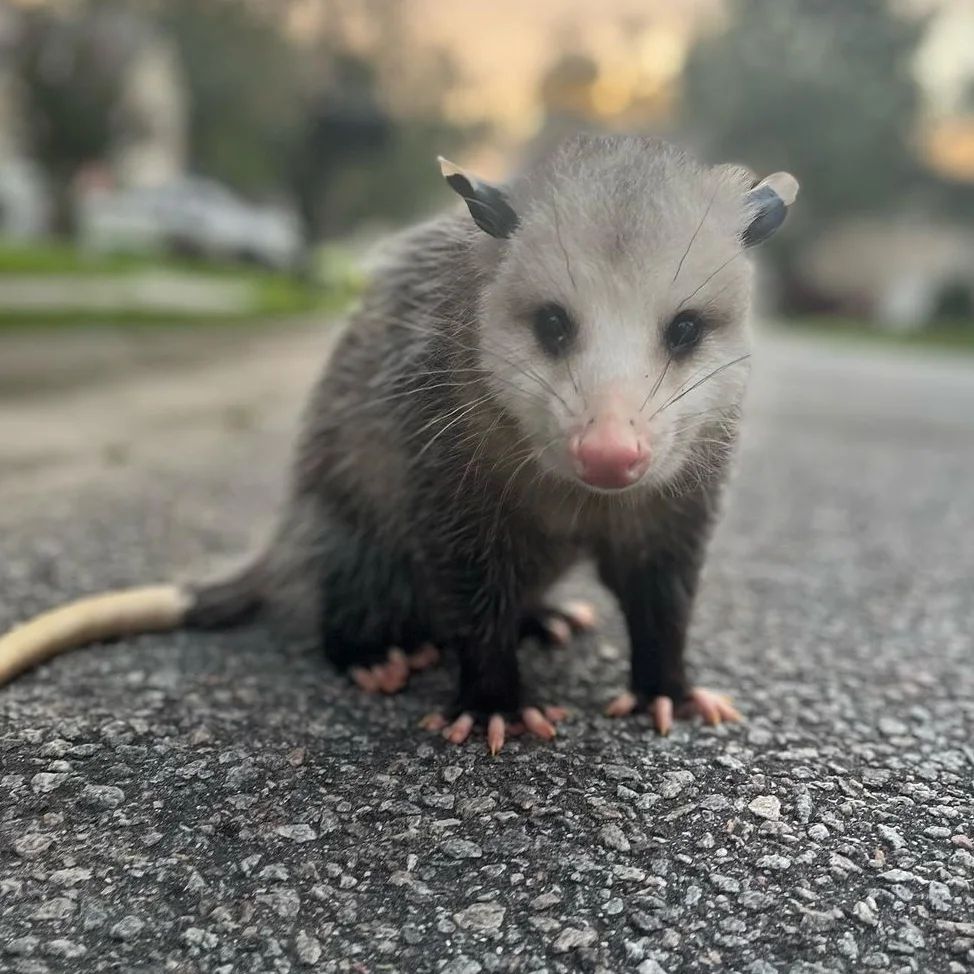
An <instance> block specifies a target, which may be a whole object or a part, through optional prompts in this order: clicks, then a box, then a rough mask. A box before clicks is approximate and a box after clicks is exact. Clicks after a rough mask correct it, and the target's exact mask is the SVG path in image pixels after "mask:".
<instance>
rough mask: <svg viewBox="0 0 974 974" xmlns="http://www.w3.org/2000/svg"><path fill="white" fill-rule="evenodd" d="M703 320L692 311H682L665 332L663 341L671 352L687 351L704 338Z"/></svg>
mask: <svg viewBox="0 0 974 974" xmlns="http://www.w3.org/2000/svg"><path fill="white" fill-rule="evenodd" d="M703 331H704V328H703V320H702V319H701V318H700V316H699V315H697V314H695V313H694V312H692V311H681V312H680V314H678V315H677V316H676V317H675V318H674V319H673V320H672V321H671V322H670V323H669V324H668V325H667V326H666V330H665V331H664V332H663V341H664V342H665V343H666V347H667V348H668V349H669V350H670V351H671V352H674V353H676V352H687V351H689V350H690V349H691V348H693V347H694V346H695V345H697V344H698V343H699V342H700V339H701V338H703Z"/></svg>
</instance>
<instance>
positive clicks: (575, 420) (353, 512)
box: [0, 135, 798, 753]
mask: <svg viewBox="0 0 974 974" xmlns="http://www.w3.org/2000/svg"><path fill="white" fill-rule="evenodd" d="M440 164H441V169H442V172H443V175H444V177H445V179H446V182H447V183H448V184H449V186H450V187H451V188H452V189H453V190H454V191H455V192H456V193H457V194H459V196H460V197H462V200H463V202H464V203H465V204H466V208H465V209H464V207H462V206H459V205H458V207H457V210H456V211H455V212H452V213H449V214H447V215H444V216H441V217H439V218H436V219H433V220H431V221H429V222H426V223H423V224H421V225H419V226H417V227H415V228H414V229H411V230H408V231H406V232H404V233H403V234H402V235H401V236H400V237H399V239H398V240H397V241H396V243H395V244H394V246H393V247H392V248H391V251H390V253H389V254H388V255H387V257H386V259H385V261H384V262H383V263H382V264H381V265H380V266H379V267H378V269H377V270H376V272H375V275H374V280H373V282H372V284H371V285H370V286H369V288H368V289H367V290H366V292H365V295H364V297H363V298H362V300H361V302H360V305H359V307H358V309H357V310H356V311H355V312H353V313H352V314H351V316H350V319H349V321H348V322H347V325H346V327H345V330H344V333H343V335H342V337H341V338H340V340H339V342H338V344H337V347H336V348H335V350H334V352H333V354H332V356H331V357H330V360H329V362H328V364H327V366H326V369H325V371H324V374H323V376H322V378H321V380H320V382H319V383H318V385H317V387H316V388H315V390H314V392H313V394H312V396H311V400H310V403H309V406H308V409H307V413H306V416H305V419H304V424H303V431H302V433H301V435H300V438H299V441H298V446H297V451H296V460H295V463H294V468H293V473H292V477H291V481H290V488H289V493H288V496H287V501H286V503H285V505H284V507H283V513H282V516H281V518H280V521H279V527H278V529H277V531H276V533H275V534H274V536H273V538H272V541H271V543H270V544H269V546H268V547H267V548H266V549H265V550H264V551H263V553H262V554H261V555H260V556H259V557H257V558H256V559H255V560H254V561H253V562H252V563H250V564H249V565H248V566H247V567H246V568H245V569H244V570H243V571H241V572H240V573H239V574H237V575H236V576H234V577H232V578H230V579H228V580H224V581H222V582H219V583H216V584H209V585H207V584H202V585H186V586H178V585H172V586H159V587H152V588H144V589H134V590H130V591H123V592H118V593H111V594H108V595H103V596H98V597H94V598H89V599H82V600H80V601H78V602H75V603H72V604H70V605H67V606H65V607H63V608H60V609H57V610H54V611H53V612H50V613H47V614H45V615H42V616H40V617H39V618H37V619H35V620H34V621H33V622H30V623H27V624H26V625H24V626H22V627H21V628H19V629H15V630H14V631H12V632H11V633H9V634H8V635H7V636H5V637H4V638H3V639H0V683H2V682H4V681H6V680H9V679H11V678H12V677H14V676H15V675H16V674H18V673H20V672H21V671H23V670H25V669H26V668H28V667H30V666H33V665H35V664H37V663H39V662H40V661H42V660H44V659H46V658H48V657H51V656H54V655H55V654H57V653H60V652H62V651H65V650H67V649H70V648H72V647H76V646H80V645H82V644H85V643H90V642H94V641H98V640H104V639H107V638H111V637H117V636H120V635H123V634H128V633H135V632H144V631H149V630H166V629H173V628H177V627H182V626H185V627H205V628H220V627H225V626H230V625H234V624H239V623H242V622H245V621H246V620H248V619H250V618H252V617H253V616H255V615H257V614H258V613H265V614H268V615H270V616H276V617H277V618H290V619H296V618H304V619H310V620H313V624H314V625H315V626H316V627H317V631H318V632H319V633H320V639H321V643H322V645H323V647H324V651H325V653H326V654H327V656H328V658H329V659H330V660H331V661H332V662H333V663H334V664H336V666H338V667H339V668H340V669H342V670H345V671H347V672H348V673H349V674H350V675H351V676H352V678H353V679H354V680H355V682H356V683H358V685H359V686H361V687H362V688H363V689H365V690H370V691H384V692H394V691H397V690H399V689H401V688H402V687H403V686H404V684H405V683H406V682H407V679H408V676H409V673H410V671H411V670H412V669H414V668H420V667H422V666H425V665H429V664H431V663H432V662H435V660H436V659H437V657H438V654H439V651H440V650H449V651H453V652H456V653H457V654H458V656H459V685H458V691H457V696H456V699H455V700H454V701H453V703H452V705H451V706H449V707H448V708H446V709H445V710H444V711H443V712H442V713H437V714H433V715H431V716H430V717H429V718H428V719H427V720H426V722H425V724H426V726H427V727H428V728H431V729H437V730H440V731H442V733H443V735H444V736H445V737H446V738H447V739H448V740H450V741H452V742H454V743H457V744H459V743H462V742H463V741H465V740H466V739H467V738H468V737H470V735H471V733H472V731H473V729H474V728H475V727H478V728H481V729H483V730H485V731H486V737H487V742H488V745H489V748H490V750H491V751H492V752H495V753H496V751H498V750H499V749H500V748H501V746H502V745H503V743H504V741H505V737H506V736H507V735H508V734H509V733H512V732H515V731H518V730H525V729H526V730H527V731H529V732H531V733H533V734H535V735H537V736H539V737H542V738H551V737H553V736H554V734H555V723H556V722H557V721H558V720H560V719H561V718H562V717H563V716H564V711H563V710H562V709H561V708H559V707H556V706H550V705H549V704H550V701H547V700H545V699H544V697H543V696H541V695H539V692H538V691H536V690H533V689H531V690H529V689H528V688H526V687H525V686H524V685H523V683H522V680H521V678H520V676H519V672H518V657H517V652H518V646H519V643H520V642H521V640H522V639H523V638H524V636H525V635H526V634H534V635H542V636H547V637H548V638H550V639H552V640H556V641H563V640H565V639H566V638H567V637H568V636H569V635H570V633H571V631H573V630H575V629H578V628H583V627H587V626H589V625H591V624H592V622H593V618H592V614H591V612H590V611H589V610H588V609H587V608H586V607H584V606H562V607H560V608H559V607H555V606H552V605H549V603H548V602H547V601H546V593H547V592H548V591H549V590H550V589H551V588H552V586H553V585H554V584H555V583H556V582H557V581H558V579H559V578H561V577H562V576H563V575H564V574H565V573H566V571H568V569H569V568H571V567H572V566H573V565H575V564H576V563H577V562H578V561H579V560H580V559H584V558H590V559H592V560H594V563H595V565H596V566H597V569H598V574H599V576H600V578H601V580H602V582H603V583H604V584H605V585H606V586H607V587H608V589H609V590H610V591H611V592H612V593H613V594H614V595H615V597H616V598H617V599H618V601H619V604H620V607H621V610H622V614H623V616H624V617H625V621H626V624H627V627H628V633H629V637H630V642H631V677H630V687H629V689H628V690H627V691H626V692H625V693H623V694H622V695H620V696H619V697H617V698H616V699H615V700H613V701H612V703H611V704H609V707H608V712H609V713H610V714H612V715H616V716H621V715H626V714H632V713H636V712H645V713H648V714H649V716H650V718H651V720H652V722H653V724H654V725H655V727H656V728H657V729H658V731H659V732H661V733H666V732H668V731H669V729H670V728H671V725H672V721H673V719H674V716H681V715H697V716H701V717H703V718H704V719H705V720H707V721H709V722H711V723H719V722H721V721H723V720H734V719H737V718H738V716H739V715H738V713H737V711H736V710H735V709H734V707H733V706H732V705H731V703H730V702H729V700H728V699H727V698H725V697H723V696H721V695H718V694H715V693H711V692H709V691H707V690H704V689H701V688H696V687H693V686H691V684H690V683H689V681H688V679H687V676H686V670H685V665H684V645H685V642H686V636H687V626H688V621H689V618H690V612H691V609H692V605H693V600H694V594H695V590H696V587H697V579H698V575H699V572H700V569H701V565H702V561H703V558H704V552H705V548H706V544H707V540H708V537H709V534H710V531H711V527H712V525H713V523H714V518H715V515H716V512H717V508H718V501H719V499H720V496H721V493H722V487H723V485H724V482H725V480H726V475H727V469H728V461H729V458H730V456H731V453H732V449H733V446H734V442H735V438H736V432H737V427H738V420H739V412H740V404H741V399H742V396H743V394H744V390H745V384H746V378H747V374H748V371H749V368H748V358H749V328H748V321H747V319H748V305H749V290H750V276H751V275H750V268H749V262H748V261H747V260H746V259H743V255H744V254H745V252H746V250H747V249H748V248H749V247H752V246H754V245H755V244H758V243H760V242H761V241H763V240H765V239H767V238H768V237H769V236H771V234H773V233H774V232H775V230H777V228H778V227H779V226H780V225H781V223H782V222H783V220H784V218H785V214H786V213H787V209H788V207H789V206H790V205H791V203H792V202H793V201H794V199H795V196H796V194H797V190H798V184H797V182H796V181H795V179H794V177H792V176H791V175H790V174H788V173H775V174H774V175H772V176H769V177H768V178H766V179H764V180H762V181H761V182H756V180H755V179H754V177H753V176H752V174H751V173H750V172H749V171H748V170H747V169H745V168H743V167H740V166H736V165H721V166H706V165H702V164H700V163H698V162H696V161H694V160H693V159H692V158H690V157H689V156H688V155H687V154H686V153H685V152H683V151H682V150H680V149H678V148H676V147H675V146H673V145H670V144H669V143H666V142H664V141H662V140H658V139H656V138H650V137H636V136H611V137H610V136H594V135H580V136H577V137H574V138H572V139H570V140H568V141H567V142H566V143H564V144H563V145H561V146H560V148H558V149H557V150H556V151H554V152H553V153H552V154H551V155H550V156H549V157H548V158H546V159H544V160H542V161H541V162H539V163H536V164H535V165H534V166H533V167H532V168H530V169H529V170H528V171H526V172H524V173H522V174H520V175H519V176H517V177H515V178H513V179H512V180H511V181H509V182H508V183H507V184H506V185H492V184H490V183H488V182H487V181H485V180H483V179H480V178H478V177H476V176H475V175H473V174H472V173H469V172H467V171H465V170H463V169H461V168H459V167H457V166H455V165H453V164H452V163H449V162H447V161H446V160H443V159H441V160H440Z"/></svg>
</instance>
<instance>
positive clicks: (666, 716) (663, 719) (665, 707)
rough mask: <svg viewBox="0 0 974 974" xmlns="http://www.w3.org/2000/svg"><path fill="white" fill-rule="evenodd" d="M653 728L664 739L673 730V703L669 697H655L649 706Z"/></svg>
mask: <svg viewBox="0 0 974 974" xmlns="http://www.w3.org/2000/svg"><path fill="white" fill-rule="evenodd" d="M650 709H651V711H652V714H653V726H654V727H655V728H656V730H657V731H659V733H660V734H662V735H663V736H664V737H666V735H667V734H669V732H670V731H671V730H672V729H673V701H672V700H671V699H670V698H669V697H657V698H656V699H655V700H654V701H653V702H652V703H651V704H650Z"/></svg>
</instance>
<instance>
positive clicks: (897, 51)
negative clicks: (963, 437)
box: [0, 0, 974, 346]
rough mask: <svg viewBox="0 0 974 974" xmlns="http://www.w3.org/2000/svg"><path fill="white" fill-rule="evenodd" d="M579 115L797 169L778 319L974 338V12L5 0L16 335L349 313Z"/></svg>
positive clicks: (821, 3) (6, 207) (1, 320)
mask: <svg viewBox="0 0 974 974" xmlns="http://www.w3.org/2000/svg"><path fill="white" fill-rule="evenodd" d="M578 129H588V130H606V131H630V132H633V131H634V132H654V133H659V134H661V135H663V136H666V137H669V138H673V139H676V140H679V141H682V142H684V143H687V144H689V146H690V147H691V148H693V149H694V150H695V151H696V152H697V153H699V154H700V155H702V156H703V157H704V158H706V159H708V160H713V161H724V160H729V161H739V162H743V163H745V164H747V165H749V166H751V167H752V168H753V169H754V170H755V171H756V172H757V173H767V172H771V171H773V170H777V169H788V170H790V171H792V172H794V173H795V174H797V176H798V177H799V180H800V181H801V183H802V187H803V189H802V196H801V205H800V206H798V207H797V208H796V212H795V214H794V216H793V218H792V220H791V221H790V224H789V228H788V232H787V233H786V234H783V235H782V236H781V237H780V238H779V239H778V240H777V241H776V242H775V246H774V247H773V248H769V249H768V253H767V254H766V255H765V258H764V262H763V273H764V275H765V282H764V287H763V288H762V289H761V290H762V294H763V295H764V296H765V298H766V302H767V308H766V310H768V311H771V312H774V317H775V319H776V320H781V321H787V322H790V323H792V324H793V326H794V327H803V328H817V329H821V330H823V331H825V330H832V331H844V332H848V333H850V334H856V335H876V336H877V337H879V338H885V339H892V340H898V341H903V340H909V341H925V342H949V343H951V344H952V345H955V346H956V345H959V344H972V345H974V323H972V320H974V314H972V311H974V0H899V2H893V0H857V2H855V3H848V2H846V0H815V2H808V0H775V2H774V3H771V2H767V0H681V2H679V3H674V2H672V0H598V2H595V0H574V2H565V0H532V2H531V3H525V2H523V0H493V2H491V3H490V4H482V3H474V2H456V0H396V2H388V0H60V2H59V0H47V2H44V0H19V2H14V0H2V2H0V327H3V328H7V329H11V328H12V329H17V330H23V329H25V328H32V327H41V326H50V325H52V324H57V325H65V326H71V327H79V326H81V325H83V324H84V323H85V322H96V323H99V324H104V323H106V322H116V323H118V324H119V325H123V326H133V325H136V324H140V323H163V322H205V321H208V320H220V321H225V320H230V321H240V320H255V321H257V320H266V319H273V320H277V319H279V318H281V317H283V316H287V315H291V314H295V315H307V314H308V313H313V312H317V311H319V310H321V309H323V310H328V309H333V308H337V307H340V306H341V305H342V303H343V302H344V301H346V300H347V299H348V297H349V296H350V295H352V294H354V292H355V289H356V288H357V287H358V285H359V282H360V272H359V270H358V268H359V259H360V256H361V254H362V253H363V252H364V250H365V249H366V248H367V246H368V244H369V243H370V241H372V240H374V239H375V238H376V237H377V236H379V235H381V234H382V233H384V232H386V231H388V230H389V229H390V228H393V227H395V226H396V225H398V224H401V223H403V222H406V221H409V220H412V219H414V218H417V217H419V216H423V215H426V214H427V213H429V212H431V211H433V210H435V209H437V208H440V207H443V206H445V205H451V200H450V198H449V197H448V195H447V194H446V193H445V192H444V190H443V188H442V185H441V183H440V180H439V176H438V173H437V169H436V166H435V164H434V157H435V155H436V154H437V153H440V152H442V153H444V154H446V155H449V156H451V157H455V158H457V159H458V160H459V161H462V162H463V163H464V164H466V165H469V166H471V167H473V168H475V169H477V170H479V171H481V172H482V173H484V174H485V175H488V176H491V177H503V175H504V174H505V172H507V171H509V169H510V168H511V167H512V166H515V165H517V164H518V162H520V161H523V160H525V159H528V158H530V157H531V156H532V155H534V154H536V153H538V152H540V151H543V150H544V148H545V147H546V146H547V145H549V144H550V143H552V142H554V141H556V140H557V139H559V138H560V137H561V136H563V135H565V134H568V133H571V132H574V131H576V130H578Z"/></svg>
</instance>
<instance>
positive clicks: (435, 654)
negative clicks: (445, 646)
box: [408, 643, 440, 671]
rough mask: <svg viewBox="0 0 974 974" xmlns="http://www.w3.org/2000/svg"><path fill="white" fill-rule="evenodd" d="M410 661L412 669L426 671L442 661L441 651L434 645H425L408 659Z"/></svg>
mask: <svg viewBox="0 0 974 974" xmlns="http://www.w3.org/2000/svg"><path fill="white" fill-rule="evenodd" d="M408 661H409V668H410V669H412V670H417V671H418V670H425V669H427V668H429V667H430V666H435V665H436V664H437V663H438V662H439V661H440V651H439V650H438V649H437V648H436V647H435V646H434V645H433V644H432V643H425V644H424V645H422V646H420V647H419V649H417V650H416V652H415V653H413V654H412V655H410V656H409V657H408Z"/></svg>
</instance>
